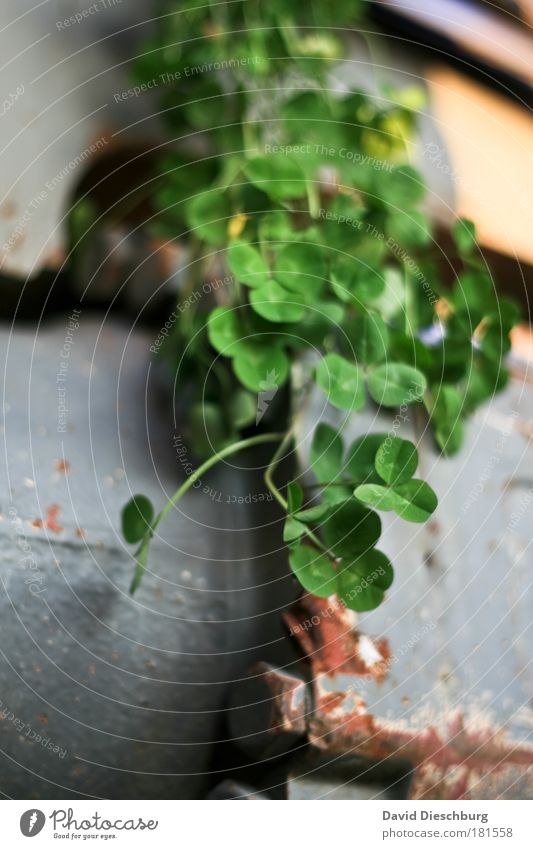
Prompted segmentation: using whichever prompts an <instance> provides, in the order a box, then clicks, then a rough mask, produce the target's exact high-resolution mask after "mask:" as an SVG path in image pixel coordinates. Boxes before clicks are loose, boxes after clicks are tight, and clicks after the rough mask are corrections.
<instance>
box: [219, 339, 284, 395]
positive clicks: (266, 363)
mask: <svg viewBox="0 0 533 849" xmlns="http://www.w3.org/2000/svg"><path fill="white" fill-rule="evenodd" d="M289 367H290V364H289V359H288V357H287V355H286V354H285V352H284V351H282V350H281V349H280V348H276V347H274V346H271V347H269V346H263V345H255V344H253V343H245V342H243V344H242V345H240V346H239V350H238V352H237V354H236V355H235V357H234V359H233V369H234V371H235V374H236V375H237V377H238V378H239V380H240V382H241V383H242V385H243V386H244V387H246V389H249V390H250V391H251V392H263V391H267V390H268V391H269V392H270V391H272V388H275V387H278V388H279V387H280V386H282V385H283V384H284V383H285V381H286V380H287V377H288V374H289Z"/></svg>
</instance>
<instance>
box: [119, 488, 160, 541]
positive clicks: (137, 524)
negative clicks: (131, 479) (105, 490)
mask: <svg viewBox="0 0 533 849" xmlns="http://www.w3.org/2000/svg"><path fill="white" fill-rule="evenodd" d="M153 518H154V508H153V505H152V502H151V501H150V499H149V498H147V497H146V495H134V496H133V497H132V498H130V500H129V501H128V503H127V504H126V505H125V507H124V508H123V510H122V534H123V536H124V539H125V540H126V542H129V543H133V542H139V540H141V539H142V538H143V537H144V535H145V533H146V532H147V531H148V530H149V528H150V523H151V521H152V519H153Z"/></svg>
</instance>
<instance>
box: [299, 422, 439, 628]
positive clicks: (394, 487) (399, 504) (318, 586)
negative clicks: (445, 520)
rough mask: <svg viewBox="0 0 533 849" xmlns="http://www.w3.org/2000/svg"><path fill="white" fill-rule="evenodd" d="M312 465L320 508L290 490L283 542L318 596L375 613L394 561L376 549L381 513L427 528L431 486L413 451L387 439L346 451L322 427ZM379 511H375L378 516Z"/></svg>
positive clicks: (368, 439) (361, 441)
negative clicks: (418, 471) (422, 477)
mask: <svg viewBox="0 0 533 849" xmlns="http://www.w3.org/2000/svg"><path fill="white" fill-rule="evenodd" d="M311 465H312V468H313V472H314V474H315V477H316V479H317V482H318V486H319V489H320V498H321V501H320V503H316V499H315V503H314V504H313V506H311V507H305V506H304V499H305V496H304V490H303V489H302V488H301V486H300V485H299V484H298V483H297V482H296V481H293V482H292V483H290V484H289V487H288V504H287V519H286V522H285V529H284V540H285V542H286V543H288V545H289V547H290V556H289V562H290V565H291V568H292V570H293V571H294V573H295V575H296V576H297V578H298V580H299V581H300V583H301V584H302V585H303V586H304V587H305V589H306V590H308V591H309V592H312V593H314V594H315V595H318V596H329V595H332V594H333V593H336V594H337V595H338V597H339V598H340V599H341V601H342V602H343V603H344V604H345V605H346V606H347V607H349V608H351V609H352V610H357V611H363V610H370V609H372V608H374V607H376V606H377V605H378V604H379V603H380V602H381V601H382V599H383V595H384V592H385V590H387V589H388V587H389V586H390V584H391V583H392V577H393V570H392V566H391V564H390V562H389V560H388V558H387V557H386V556H385V555H384V554H383V552H381V551H379V550H378V549H377V548H376V544H377V542H378V540H379V537H380V534H381V521H380V518H379V516H378V514H377V512H376V510H381V511H394V512H395V513H397V515H398V516H400V517H401V518H403V519H405V520H407V521H410V522H425V521H426V519H428V518H429V516H431V514H432V513H433V511H434V510H435V508H436V506H437V497H436V495H435V493H434V492H433V490H432V489H431V487H430V486H429V485H428V484H427V483H425V482H424V481H421V480H415V479H414V478H413V475H414V473H415V471H416V468H417V466H418V453H417V450H416V447H415V445H413V443H412V442H409V441H408V440H405V439H400V438H399V437H397V436H394V435H389V434H386V433H372V434H367V435H365V436H362V437H360V438H358V439H356V440H355V442H353V443H352V445H350V447H349V448H348V451H345V447H344V444H343V438H342V435H341V434H340V433H339V432H338V431H337V430H336V429H335V428H333V427H331V426H330V425H327V424H323V423H322V424H319V425H318V427H317V428H316V430H315V433H314V438H313V443H312V447H311ZM372 508H374V509H372Z"/></svg>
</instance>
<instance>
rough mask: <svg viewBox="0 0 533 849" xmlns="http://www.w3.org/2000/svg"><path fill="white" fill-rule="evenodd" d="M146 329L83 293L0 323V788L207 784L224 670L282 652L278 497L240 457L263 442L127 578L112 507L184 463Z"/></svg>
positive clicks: (284, 582) (131, 792) (128, 790)
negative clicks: (55, 317)
mask: <svg viewBox="0 0 533 849" xmlns="http://www.w3.org/2000/svg"><path fill="white" fill-rule="evenodd" d="M69 315H70V314H69ZM76 325H77V326H76ZM152 342H153V339H152V338H151V337H150V335H149V334H148V333H141V332H135V333H130V331H129V328H127V327H126V326H124V325H123V324H119V323H117V322H115V321H98V320H97V319H96V318H91V317H90V316H89V315H86V313H85V310H84V308H83V307H82V311H81V313H79V314H78V315H77V320H76V321H74V322H72V321H70V320H69V318H68V316H67V315H65V319H64V321H54V322H53V323H52V324H45V325H43V326H42V327H40V328H35V329H30V328H27V329H18V330H17V331H16V332H13V333H11V332H10V331H9V330H7V329H6V330H3V331H2V332H1V333H0V350H1V352H2V361H3V363H4V364H5V373H4V387H3V403H4V408H3V422H2V426H3V430H2V437H3V446H4V451H3V456H2V460H1V462H0V499H1V500H0V622H1V634H2V639H1V641H0V790H1V791H2V792H3V793H4V794H6V795H8V796H11V797H14V798H28V797H29V798H66V797H80V798H82V797H85V796H88V797H90V796H96V797H105V798H176V797H178V798H190V797H198V796H202V795H203V794H205V793H206V792H207V790H208V789H209V787H210V786H212V784H213V783H215V782H216V775H217V773H216V767H214V766H213V763H212V758H213V748H214V743H215V741H216V740H217V739H218V738H219V737H220V735H221V725H222V717H223V709H224V703H225V698H226V692H227V689H228V687H229V685H230V683H231V682H232V681H234V680H235V679H236V678H237V677H240V676H242V675H243V674H244V672H245V670H246V668H247V667H248V666H249V664H250V663H253V662H254V661H256V660H259V659H260V658H264V657H266V658H270V659H271V660H272V662H273V663H276V664H280V663H283V662H284V660H283V657H284V648H283V647H284V640H283V627H282V623H281V620H280V617H279V613H278V608H279V607H283V606H285V604H286V603H287V602H288V601H290V600H291V599H292V598H294V585H293V582H292V581H291V580H290V579H287V576H286V567H285V564H284V563H283V561H281V559H280V557H279V554H278V550H277V549H278V548H279V546H280V545H281V528H280V525H279V523H278V514H277V511H276V510H275V509H274V505H273V502H272V501H269V500H265V499H264V498H263V500H262V501H260V502H258V503H255V502H254V501H253V499H252V498H251V497H249V496H250V495H253V496H256V495H259V496H264V485H263V482H262V473H261V470H260V469H258V470H256V471H246V470H243V469H241V468H237V466H239V467H243V466H246V464H247V463H249V465H254V466H255V465H259V466H260V465H261V457H259V456H257V455H254V457H252V458H246V457H241V458H239V459H238V460H237V461H236V463H235V465H234V466H233V467H232V466H230V465H229V464H227V465H225V466H224V468H222V467H220V468H218V470H216V469H215V470H213V473H212V474H211V475H210V476H209V478H206V479H205V480H203V481H202V482H201V486H200V487H198V488H195V489H193V490H191V492H190V493H189V494H188V495H187V497H186V498H185V499H184V500H183V501H182V502H180V509H179V510H178V509H176V511H175V512H174V513H173V515H172V516H170V517H168V520H167V521H166V522H165V523H164V525H163V526H162V527H161V534H160V535H159V536H158V538H157V539H155V540H154V545H153V549H152V552H151V557H150V562H149V570H148V572H147V573H146V575H145V578H144V580H143V582H142V585H141V587H140V589H139V591H138V592H137V594H136V595H135V596H134V597H133V598H132V597H131V596H130V595H129V585H130V582H131V578H132V574H133V568H134V561H133V557H132V554H133V549H132V548H131V547H129V546H126V545H125V543H124V541H123V539H122V536H121V533H120V513H121V509H122V506H123V505H124V503H125V502H126V501H127V500H128V499H129V497H130V496H131V494H132V493H136V492H145V493H146V494H148V495H149V496H150V497H151V498H152V500H153V502H154V504H156V505H157V506H158V507H159V506H161V505H162V504H163V503H164V501H165V499H166V497H167V496H168V494H170V493H171V492H172V491H174V490H175V489H176V487H177V485H179V483H180V482H182V480H183V478H184V471H183V469H182V467H181V465H180V463H179V461H178V457H177V455H176V450H175V446H174V441H175V436H176V434H179V422H173V421H172V405H171V403H170V401H171V399H169V398H168V395H162V394H161V393H160V392H159V391H158V389H157V386H156V385H155V383H154V363H153V362H152V366H151V367H150V365H149V364H150V361H151V360H152V361H153V360H154V355H153V354H151V353H150V350H149V349H150V345H151V344H152ZM65 364H66V368H64V367H63V366H65ZM58 390H61V393H60V392H59V391H58ZM265 525H266V530H265V531H262V530H261V527H263V526H265ZM278 532H279V533H278ZM265 576H268V579H266V578H265ZM269 646H270V648H269ZM49 744H50V745H49ZM54 749H55V751H54ZM211 770H214V774H213V775H211V774H210V772H211Z"/></svg>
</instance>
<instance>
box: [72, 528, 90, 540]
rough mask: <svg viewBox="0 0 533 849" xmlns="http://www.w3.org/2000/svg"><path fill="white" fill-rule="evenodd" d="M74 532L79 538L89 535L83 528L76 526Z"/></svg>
mask: <svg viewBox="0 0 533 849" xmlns="http://www.w3.org/2000/svg"><path fill="white" fill-rule="evenodd" d="M74 534H75V535H76V536H77V537H78V539H85V537H86V536H87V534H86V532H85V530H84V529H83V528H76V530H75V531H74Z"/></svg>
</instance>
